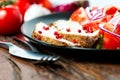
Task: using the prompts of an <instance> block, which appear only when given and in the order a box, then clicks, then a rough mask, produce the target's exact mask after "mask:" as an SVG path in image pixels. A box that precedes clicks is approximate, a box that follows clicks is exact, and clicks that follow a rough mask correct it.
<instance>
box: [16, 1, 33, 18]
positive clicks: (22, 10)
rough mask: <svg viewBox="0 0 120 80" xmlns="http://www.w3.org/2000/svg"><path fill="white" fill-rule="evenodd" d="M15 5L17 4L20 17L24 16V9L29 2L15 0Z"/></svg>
mask: <svg viewBox="0 0 120 80" xmlns="http://www.w3.org/2000/svg"><path fill="white" fill-rule="evenodd" d="M15 5H16V6H18V8H19V10H20V12H21V14H22V17H23V18H24V14H25V12H26V10H27V9H28V8H29V7H30V5H31V3H30V2H29V1H28V0H17V1H16V2H15Z"/></svg>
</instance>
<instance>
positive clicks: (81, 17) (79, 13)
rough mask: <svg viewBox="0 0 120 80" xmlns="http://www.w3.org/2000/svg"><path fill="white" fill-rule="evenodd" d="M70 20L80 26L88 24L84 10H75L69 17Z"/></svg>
mask: <svg viewBox="0 0 120 80" xmlns="http://www.w3.org/2000/svg"><path fill="white" fill-rule="evenodd" d="M70 19H71V20H72V21H77V22H79V23H80V24H84V23H87V22H89V18H88V16H87V14H86V12H85V10H84V8H82V7H81V8H78V9H77V10H75V11H74V12H73V13H72V14H71V16H70Z"/></svg>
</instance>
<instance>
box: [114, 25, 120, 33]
mask: <svg viewBox="0 0 120 80" xmlns="http://www.w3.org/2000/svg"><path fill="white" fill-rule="evenodd" d="M114 32H115V33H116V34H119V35H120V24H118V25H117V27H116V29H115V30H114Z"/></svg>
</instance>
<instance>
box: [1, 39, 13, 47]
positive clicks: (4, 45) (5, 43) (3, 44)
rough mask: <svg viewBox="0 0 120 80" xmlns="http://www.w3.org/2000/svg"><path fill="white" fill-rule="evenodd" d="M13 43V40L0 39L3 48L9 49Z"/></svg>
mask: <svg viewBox="0 0 120 80" xmlns="http://www.w3.org/2000/svg"><path fill="white" fill-rule="evenodd" d="M12 45H13V43H11V42H6V41H2V40H0V46H1V47H3V48H7V49H9V47H10V46H12Z"/></svg>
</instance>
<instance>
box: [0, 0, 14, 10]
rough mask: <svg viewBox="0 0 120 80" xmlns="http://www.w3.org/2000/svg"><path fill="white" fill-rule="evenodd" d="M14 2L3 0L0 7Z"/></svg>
mask: <svg viewBox="0 0 120 80" xmlns="http://www.w3.org/2000/svg"><path fill="white" fill-rule="evenodd" d="M13 3H14V0H3V1H1V2H0V8H2V7H5V6H7V5H11V4H13Z"/></svg>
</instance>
